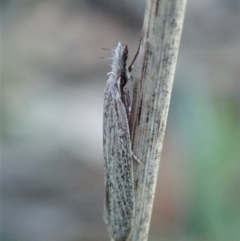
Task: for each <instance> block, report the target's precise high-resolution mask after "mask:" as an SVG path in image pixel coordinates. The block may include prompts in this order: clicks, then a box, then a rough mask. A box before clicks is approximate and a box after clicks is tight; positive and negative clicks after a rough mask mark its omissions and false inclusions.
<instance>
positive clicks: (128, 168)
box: [103, 42, 140, 241]
mask: <svg viewBox="0 0 240 241" xmlns="http://www.w3.org/2000/svg"><path fill="white" fill-rule="evenodd" d="M139 46H140V45H139ZM138 51H139V47H138ZM138 51H137V53H136V56H135V57H134V59H133V62H134V61H135V59H136V57H137V54H138ZM127 58H128V47H127V45H124V44H122V43H120V42H119V43H118V45H117V47H116V48H115V49H114V50H113V56H112V65H111V67H112V69H111V72H109V73H108V76H109V77H108V80H107V82H106V87H105V90H104V104H103V154H104V160H105V166H104V175H105V207H104V219H105V222H106V224H107V228H108V231H109V233H110V237H111V239H112V240H115V241H125V240H127V238H128V236H129V233H130V231H131V229H132V223H133V219H134V213H135V200H134V178H133V159H136V160H137V161H138V162H140V161H139V160H138V159H137V157H136V156H135V155H134V154H133V152H132V144H131V136H130V130H129V117H130V113H131V97H130V91H129V90H128V88H127V87H128V86H127V84H128V83H129V82H130V81H131V76H130V72H131V70H132V69H133V67H132V66H133V62H132V63H131V65H130V66H129V67H127Z"/></svg>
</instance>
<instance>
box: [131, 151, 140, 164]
mask: <svg viewBox="0 0 240 241" xmlns="http://www.w3.org/2000/svg"><path fill="white" fill-rule="evenodd" d="M131 152H132V157H133V159H134V160H135V161H137V162H138V163H139V164H142V162H141V161H140V160H139V159H138V158H137V156H136V155H135V154H134V153H133V151H131Z"/></svg>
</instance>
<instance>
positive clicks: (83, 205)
mask: <svg viewBox="0 0 240 241" xmlns="http://www.w3.org/2000/svg"><path fill="white" fill-rule="evenodd" d="M0 2H1V66H2V67H1V99H2V105H1V107H2V108H1V238H0V239H1V241H33V240H34V241H83V240H86V241H95V240H98V241H99V240H109V237H108V233H107V230H106V226H105V224H104V222H103V218H102V216H103V197H104V188H103V182H104V177H103V154H102V102H103V90H104V87H105V82H106V80H107V73H108V72H109V71H110V63H111V62H110V60H108V59H101V57H109V56H110V52H109V51H104V50H102V48H103V47H105V48H114V47H115V46H116V45H117V43H118V41H121V42H123V43H126V44H128V46H129V50H130V56H129V59H130V60H132V58H133V56H134V54H135V52H136V50H137V46H138V43H139V36H140V33H141V28H142V23H143V16H144V8H145V1H144V0H141V1H139V0H131V1H127V0H124V1H123V0H122V1H117V0H112V1H106V0H89V1H84V0H68V1H66V0H65V1H64V0H58V1H57V0H48V1H47V0H42V1H30V0H2V1H0ZM239 26H240V1H239V0H228V1H223V0H220V1H216V0H202V1H197V0H189V1H188V4H187V10H186V16H185V22H184V30H183V33H182V40H181V46H180V51H179V57H178V63H177V70H176V74H175V81H174V87H173V94H172V100H171V105H170V112H169V117H168V124H167V130H166V135H165V142H164V146H163V153H162V158H161V164H160V170H159V177H158V184H157V190H156V197H155V202H154V208H153V215H152V222H151V227H150V233H149V240H150V241H157V240H162V241H176V240H178V241H203V240H204V241H221V240H223V241H226V240H230V241H237V240H240V80H239V77H240V31H239ZM129 62H130V61H129Z"/></svg>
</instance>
